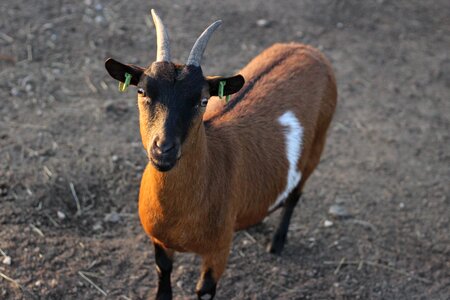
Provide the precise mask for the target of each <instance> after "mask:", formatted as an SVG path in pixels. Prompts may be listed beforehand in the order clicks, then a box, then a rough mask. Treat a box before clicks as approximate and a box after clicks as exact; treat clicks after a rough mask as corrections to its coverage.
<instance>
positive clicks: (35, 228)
mask: <svg viewBox="0 0 450 300" xmlns="http://www.w3.org/2000/svg"><path fill="white" fill-rule="evenodd" d="M30 227H31V229H33V231H34V232H36V233H37V234H39V235H40V236H41V237H45V235H44V233H43V232H42V230H40V229H39V228H37V227H36V225H34V224H32V223H30Z"/></svg>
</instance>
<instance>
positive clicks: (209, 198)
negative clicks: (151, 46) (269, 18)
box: [106, 11, 337, 299]
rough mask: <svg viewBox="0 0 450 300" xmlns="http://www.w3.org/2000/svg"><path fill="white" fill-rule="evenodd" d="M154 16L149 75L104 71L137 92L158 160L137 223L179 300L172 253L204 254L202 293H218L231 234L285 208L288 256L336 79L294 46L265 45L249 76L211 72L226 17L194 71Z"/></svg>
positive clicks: (112, 67) (113, 66)
mask: <svg viewBox="0 0 450 300" xmlns="http://www.w3.org/2000/svg"><path fill="white" fill-rule="evenodd" d="M152 15H153V20H154V22H155V26H156V29H157V42H158V43H157V46H158V52H157V60H156V62H153V63H152V64H151V65H150V66H149V67H148V68H145V69H144V68H140V67H137V66H134V65H125V64H121V63H119V62H117V61H115V60H112V59H109V60H107V62H106V69H107V70H108V72H109V74H110V75H111V76H112V77H113V78H115V79H117V80H119V81H121V82H124V81H125V77H126V75H125V73H128V74H130V75H131V84H132V85H136V86H137V87H138V105H139V114H140V117H139V118H140V132H141V137H142V143H143V145H144V148H145V150H146V151H147V154H148V158H149V162H150V163H149V164H148V165H147V167H146V169H145V171H144V174H143V176H142V181H141V188H140V193H139V216H140V219H141V223H142V226H143V227H144V230H145V232H146V233H147V234H148V235H149V236H150V238H151V239H152V241H153V243H154V247H155V260H156V265H157V272H158V278H159V284H158V290H157V295H156V298H157V299H171V298H172V289H171V283H170V273H171V270H172V261H173V253H174V251H180V252H194V253H197V254H199V255H200V256H201V257H202V259H203V264H202V275H201V278H200V280H199V282H198V284H197V295H198V298H199V299H207V298H213V297H214V295H215V290H216V284H217V282H218V280H219V278H220V276H221V275H222V273H223V271H224V270H225V266H226V262H227V259H228V255H229V252H230V247H231V243H232V238H233V234H234V231H236V230H240V229H244V228H247V227H249V226H251V225H254V224H257V223H259V222H261V220H263V219H264V217H266V216H267V215H268V214H269V213H270V212H271V211H273V210H275V209H277V208H278V207H283V213H282V218H281V221H280V224H279V227H278V229H277V231H276V233H275V235H274V237H273V240H272V242H271V244H270V245H269V250H270V252H272V253H275V254H279V253H280V252H281V250H282V249H283V246H284V244H285V240H286V235H287V231H288V226H289V222H290V218H291V215H292V213H293V210H294V207H295V205H296V204H297V202H298V200H299V198H300V196H301V192H302V189H303V186H304V184H305V182H306V180H307V179H308V177H309V176H310V175H311V173H312V172H313V170H314V169H315V168H316V166H317V164H318V163H319V160H320V156H321V153H322V150H323V148H324V143H325V137H326V132H327V129H328V126H329V124H330V122H331V119H332V116H333V113H334V110H335V106H336V99H337V91H336V82H335V79H334V75H333V71H332V68H331V66H330V64H329V63H328V61H327V60H326V59H325V58H324V56H323V55H322V54H321V53H320V52H319V51H318V50H316V49H314V48H312V47H309V46H305V45H302V44H296V43H292V44H276V45H274V46H272V47H270V48H268V49H267V50H265V51H264V52H263V53H261V54H260V55H258V56H257V57H256V58H254V59H253V60H252V61H251V62H250V63H249V64H248V65H247V66H246V67H245V68H244V69H242V70H241V72H240V73H241V74H242V75H236V76H233V77H228V78H223V77H204V76H203V73H202V70H201V67H200V60H201V57H202V54H203V52H204V50H205V47H206V44H207V42H208V39H209V37H210V36H211V34H212V33H213V32H214V30H215V29H216V28H217V27H218V26H219V25H220V21H217V22H215V23H213V24H212V25H211V26H210V27H208V28H207V29H206V30H205V32H204V33H203V34H202V35H201V36H200V37H199V39H198V40H197V41H196V43H195V45H194V47H193V49H192V51H191V54H190V55H189V59H188V62H187V63H186V65H176V64H173V63H172V62H171V61H170V49H169V41H168V34H167V31H166V30H165V28H164V25H163V24H162V22H161V20H160V18H159V17H158V15H156V13H155V12H154V11H152ZM243 78H245V80H246V82H245V83H244V79H243ZM220 82H222V83H220ZM223 84H225V86H223ZM221 86H222V87H221ZM221 89H223V94H224V95H230V94H235V95H234V96H233V97H232V98H231V100H230V102H228V103H227V104H226V105H223V103H224V102H222V100H219V98H217V97H216V96H217V95H219V94H220V93H221ZM210 98H211V99H210ZM208 100H209V105H208V106H207V103H208Z"/></svg>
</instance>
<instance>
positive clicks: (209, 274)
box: [196, 247, 230, 300]
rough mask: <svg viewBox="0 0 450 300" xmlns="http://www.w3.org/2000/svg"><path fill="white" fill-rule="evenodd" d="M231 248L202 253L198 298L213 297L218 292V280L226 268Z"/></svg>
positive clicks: (203, 299) (197, 290)
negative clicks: (206, 253)
mask: <svg viewBox="0 0 450 300" xmlns="http://www.w3.org/2000/svg"><path fill="white" fill-rule="evenodd" d="M229 253H230V248H229V247H227V248H226V249H224V250H221V251H219V252H214V253H212V254H208V255H202V259H203V263H202V271H201V276H200V280H199V281H198V283H197V288H196V293H197V297H198V299H202V300H205V299H206V300H208V299H213V298H214V295H215V294H216V285H217V282H218V280H219V278H220V276H222V273H223V271H224V270H225V267H226V264H227V260H228V255H229Z"/></svg>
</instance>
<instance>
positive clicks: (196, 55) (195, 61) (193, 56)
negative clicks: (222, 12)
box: [186, 20, 222, 67]
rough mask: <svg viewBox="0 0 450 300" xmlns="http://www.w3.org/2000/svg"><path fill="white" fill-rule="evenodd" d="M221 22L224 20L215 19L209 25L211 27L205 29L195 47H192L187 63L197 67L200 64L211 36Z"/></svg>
mask: <svg viewBox="0 0 450 300" xmlns="http://www.w3.org/2000/svg"><path fill="white" fill-rule="evenodd" d="M221 24H222V21H220V20H219V21H215V22H214V23H212V24H211V25H209V27H208V28H206V29H205V31H203V33H202V34H201V35H200V36H199V37H198V39H197V41H195V44H194V47H192V50H191V53H190V54H189V58H188V60H187V63H186V65H192V66H196V67H198V66H200V62H201V61H202V56H203V52H205V49H206V45H207V44H208V41H209V38H210V37H211V35H212V34H213V33H214V31H215V30H216V29H217V28H218V27H219V26H220V25H221Z"/></svg>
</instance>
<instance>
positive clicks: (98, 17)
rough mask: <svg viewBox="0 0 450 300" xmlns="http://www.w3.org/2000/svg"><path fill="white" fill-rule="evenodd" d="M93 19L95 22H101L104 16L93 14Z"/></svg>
mask: <svg viewBox="0 0 450 300" xmlns="http://www.w3.org/2000/svg"><path fill="white" fill-rule="evenodd" d="M94 20H95V23H102V22H103V21H104V20H105V18H103V16H100V15H98V16H95V19H94Z"/></svg>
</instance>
